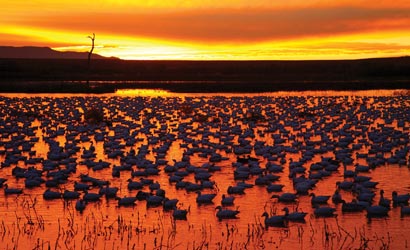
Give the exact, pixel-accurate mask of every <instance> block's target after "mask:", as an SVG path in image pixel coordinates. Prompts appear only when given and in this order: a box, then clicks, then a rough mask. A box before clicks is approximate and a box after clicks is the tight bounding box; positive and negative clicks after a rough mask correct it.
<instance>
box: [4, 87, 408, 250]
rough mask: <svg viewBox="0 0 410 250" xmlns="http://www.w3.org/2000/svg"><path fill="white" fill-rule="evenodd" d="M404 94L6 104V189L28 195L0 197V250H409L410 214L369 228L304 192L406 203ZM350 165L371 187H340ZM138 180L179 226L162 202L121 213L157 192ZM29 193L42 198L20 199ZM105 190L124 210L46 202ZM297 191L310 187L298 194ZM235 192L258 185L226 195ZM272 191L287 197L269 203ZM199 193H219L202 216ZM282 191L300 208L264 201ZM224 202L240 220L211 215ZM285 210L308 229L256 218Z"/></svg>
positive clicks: (364, 220) (44, 99)
mask: <svg viewBox="0 0 410 250" xmlns="http://www.w3.org/2000/svg"><path fill="white" fill-rule="evenodd" d="M406 93H407V92H405V91H401V90H395V91H392V90H374V91H357V92H352V91H344V92H337V91H320V92H318V91H309V92H276V93H261V94H248V93H242V94H229V93H228V94H226V93H223V94H222V93H221V94H180V93H178V94H176V93H171V92H167V91H160V90H123V91H118V92H117V93H115V94H107V95H71V94H70V95H66V94H44V95H43V94H1V95H0V112H1V115H2V117H3V119H2V121H1V122H0V136H1V137H0V138H1V141H0V162H1V168H0V178H5V179H7V181H6V182H5V183H7V184H8V188H9V189H11V188H21V189H22V192H23V194H20V195H16V194H6V191H4V192H3V190H6V187H5V185H4V184H3V187H2V188H1V189H3V190H1V191H0V216H1V217H0V218H1V221H0V242H1V244H0V245H1V246H2V247H1V249H49V248H50V249H407V248H408V247H409V241H410V236H409V234H408V232H410V216H409V217H407V216H406V215H401V207H400V206H393V205H391V206H390V210H389V211H388V215H387V216H383V217H380V218H372V217H371V218H369V216H367V211H366V209H364V210H363V211H359V212H344V211H342V204H341V203H337V204H335V203H334V202H332V198H330V199H329V201H328V202H327V204H320V205H318V206H320V207H327V206H328V207H332V208H335V216H332V217H326V218H323V217H320V216H316V215H315V213H314V211H315V207H314V206H313V205H312V202H311V199H312V196H311V194H312V193H314V194H315V195H316V196H319V195H327V196H332V195H333V194H334V192H335V191H336V190H337V186H336V183H338V182H344V181H346V182H351V183H354V184H353V188H350V189H339V192H340V194H341V196H342V198H343V199H344V200H345V201H346V202H351V201H352V200H353V199H356V200H361V199H366V198H362V197H363V196H365V197H367V196H369V195H365V193H367V194H374V197H373V198H372V199H371V200H370V203H369V206H370V205H378V203H379V200H380V190H384V197H385V198H387V199H390V200H392V199H393V197H392V192H393V191H396V192H397V193H398V194H399V195H403V194H407V193H409V192H410V182H409V180H410V170H409V164H410V159H409V157H410V153H409V150H410V148H409V146H410V145H409V144H410V142H409V138H410V96H409V95H408V93H407V95H406ZM90 110H92V112H91V111H90ZM85 113H87V115H84V114H85ZM101 114H104V117H103V118H102V120H103V121H102V122H99V121H98V120H99V115H101ZM86 118H88V119H86ZM357 165H360V166H365V167H366V166H368V167H370V169H369V170H368V171H364V170H363V169H360V167H358V168H356V167H357ZM344 166H345V168H346V170H348V171H349V170H351V171H353V173H355V174H356V175H359V176H368V177H371V179H370V181H371V182H377V184H376V186H375V187H374V188H372V187H366V186H367V185H371V183H370V182H367V183H363V182H360V181H359V180H358V179H357V177H356V181H355V178H354V177H347V176H346V177H345V173H346V175H348V172H345V169H344ZM130 169H132V170H130ZM35 170H40V171H35ZM280 170H281V171H280ZM362 171H364V172H362ZM56 176H57V177H56ZM85 176H88V177H93V178H95V179H93V180H90V179H88V180H87V179H86V177H85ZM170 176H181V177H183V179H182V181H183V182H180V183H178V184H177V183H175V182H171V181H170ZM141 178H143V179H151V180H152V181H153V183H158V184H159V186H160V188H161V189H163V191H165V197H167V198H169V199H178V203H177V208H178V209H181V210H187V211H188V213H187V216H186V217H187V218H186V220H175V219H174V218H173V216H172V214H173V210H172V209H171V210H170V211H167V210H165V209H164V207H163V205H162V203H161V204H160V205H158V206H156V205H155V204H153V205H152V206H147V203H148V201H146V200H138V201H136V202H135V205H134V206H119V205H118V204H119V203H118V202H119V201H118V198H122V197H135V196H136V195H137V193H138V192H139V191H145V192H151V193H152V194H155V193H156V192H157V191H156V190H157V189H156V187H154V186H149V185H144V186H143V187H142V188H141V189H140V190H129V189H128V188H127V186H128V180H129V179H131V180H132V181H134V182H142V180H141ZM201 179H202V180H203V181H202V182H201ZM52 180H53V181H52ZM204 180H209V181H204ZM36 181H37V182H39V186H36V185H35V186H34V187H30V188H29V187H27V185H28V186H30V185H31V184H33V183H34V184H36V183H35V182H36ZM45 181H48V182H45ZM103 181H108V182H109V187H110V188H112V187H117V188H118V192H117V194H116V196H117V197H118V198H117V199H115V198H111V197H108V198H107V197H105V196H104V195H102V197H101V198H99V200H98V201H95V202H88V203H87V204H86V207H85V209H84V211H83V212H79V211H77V210H76V209H75V206H76V203H77V201H78V200H79V199H84V198H85V197H84V196H85V193H86V192H85V191H79V193H80V198H77V199H73V200H64V199H62V198H59V199H50V200H48V199H45V197H44V193H45V191H46V190H47V189H48V187H46V185H48V186H51V185H52V184H53V182H57V183H58V185H57V187H50V188H49V189H50V190H51V191H55V192H61V193H63V192H64V190H69V191H74V187H75V185H76V183H85V184H88V185H89V189H88V191H87V192H88V193H99V192H100V190H101V188H103V187H106V186H104V185H102V184H103ZM298 182H299V183H300V182H301V183H310V186H309V188H308V189H307V190H301V189H300V187H301V185H296V183H298ZM188 183H189V184H188ZM243 183H246V184H250V185H249V186H252V187H249V188H246V189H244V191H243V192H244V194H236V193H234V194H228V190H230V191H232V189H229V187H233V186H240V185H243ZM313 183H315V185H313ZM34 184H33V185H34ZM98 184H100V185H98ZM195 184H198V186H199V187H198V186H196V185H195ZM256 184H258V185H256ZM271 184H279V185H283V188H282V191H279V192H271V191H272V190H268V186H269V187H272V186H271ZM373 184H374V183H373ZM177 185H178V187H180V188H177ZM208 186H213V187H208ZM302 186H303V185H302ZM195 188H200V192H201V194H215V197H214V199H213V203H211V204H198V203H197V201H196V198H197V195H198V194H197V192H196V191H195V190H193V191H192V190H191V189H195ZM297 189H298V190H299V191H297ZM151 190H152V191H151ZM304 191H305V192H304ZM283 193H293V194H296V197H297V199H296V201H295V202H289V203H286V202H282V201H279V200H278V199H277V198H272V196H273V195H281V194H283ZM223 195H226V196H233V197H234V198H235V199H234V204H233V205H231V206H225V207H224V209H230V210H238V211H239V214H238V215H237V218H236V219H223V220H219V219H218V217H217V216H216V213H217V211H218V210H216V207H217V206H218V205H221V200H222V196H223ZM285 207H287V208H288V209H289V210H290V212H293V211H296V210H297V211H299V212H302V211H303V212H306V213H307V215H306V217H305V220H304V221H298V222H293V221H288V222H285V224H284V225H282V226H278V225H275V226H270V227H266V226H265V222H264V217H262V214H263V213H264V212H267V213H268V214H269V216H271V215H272V216H273V215H283V214H284V213H285V212H284V211H283V208H285Z"/></svg>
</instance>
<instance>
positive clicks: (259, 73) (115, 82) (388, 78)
mask: <svg viewBox="0 0 410 250" xmlns="http://www.w3.org/2000/svg"><path fill="white" fill-rule="evenodd" d="M88 82H89V83H90V84H87V83H88ZM132 88H140V89H147V88H148V89H162V90H168V91H171V92H176V93H181V92H187V93H190V92H191V93H201V92H202V93H215V92H221V93H223V92H234V93H246V92H248V93H255V92H275V91H305V90H372V89H410V57H398V58H375V59H361V60H339V61H326V60H323V61H125V60H109V59H107V60H106V59H99V60H93V61H92V63H91V66H90V67H88V64H87V60H82V59H0V92H3V93H4V92H12V93H16V92H21V91H24V92H27V93H56V92H60V93H112V92H114V91H115V90H117V89H132Z"/></svg>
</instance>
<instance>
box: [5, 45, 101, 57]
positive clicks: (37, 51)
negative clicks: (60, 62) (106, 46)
mask: <svg viewBox="0 0 410 250" xmlns="http://www.w3.org/2000/svg"><path fill="white" fill-rule="evenodd" d="M0 58H14V59H15V58H27V59H87V58H88V52H60V51H56V50H53V49H51V48H49V47H33V46H26V47H12V46H0ZM92 59H108V57H103V56H100V55H98V54H94V53H93V55H92Z"/></svg>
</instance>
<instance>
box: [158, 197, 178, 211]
mask: <svg viewBox="0 0 410 250" xmlns="http://www.w3.org/2000/svg"><path fill="white" fill-rule="evenodd" d="M177 203H178V199H168V198H165V199H164V201H163V204H162V206H163V208H164V210H166V211H168V210H174V209H176V207H177Z"/></svg>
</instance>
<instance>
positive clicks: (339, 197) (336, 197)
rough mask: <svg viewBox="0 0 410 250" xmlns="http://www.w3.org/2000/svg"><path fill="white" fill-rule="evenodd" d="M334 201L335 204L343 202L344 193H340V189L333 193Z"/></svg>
mask: <svg viewBox="0 0 410 250" xmlns="http://www.w3.org/2000/svg"><path fill="white" fill-rule="evenodd" d="M332 202H333V203H334V204H338V203H342V202H343V199H342V195H341V194H340V192H339V190H337V189H336V190H335V192H334V194H333V195H332Z"/></svg>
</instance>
